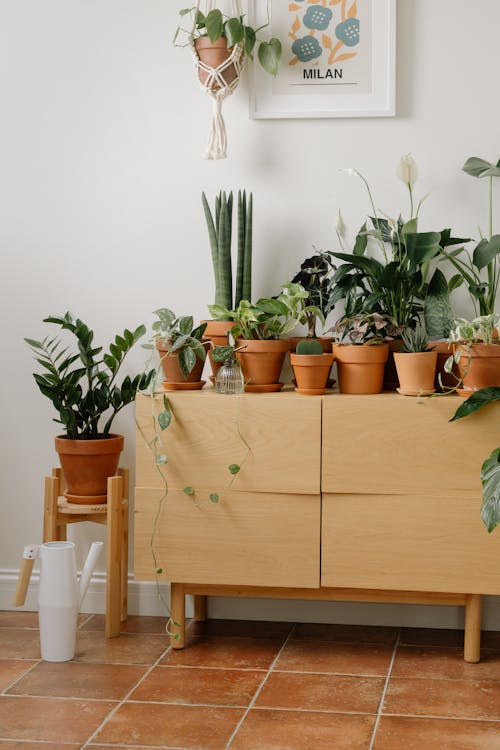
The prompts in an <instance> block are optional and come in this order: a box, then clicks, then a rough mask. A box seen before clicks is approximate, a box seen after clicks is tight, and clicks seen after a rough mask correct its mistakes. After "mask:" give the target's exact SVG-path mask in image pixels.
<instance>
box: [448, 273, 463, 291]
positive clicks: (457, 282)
mask: <svg viewBox="0 0 500 750" xmlns="http://www.w3.org/2000/svg"><path fill="white" fill-rule="evenodd" d="M463 283H464V277H463V276H462V274H460V273H456V274H455V275H454V276H452V277H451V279H450V280H449V282H448V290H449V291H450V292H453V291H454V290H455V289H458V287H459V286H462V284H463Z"/></svg>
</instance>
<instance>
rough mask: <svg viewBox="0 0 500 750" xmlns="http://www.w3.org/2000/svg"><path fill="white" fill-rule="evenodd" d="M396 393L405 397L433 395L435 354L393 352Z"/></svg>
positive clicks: (433, 352) (432, 352)
mask: <svg viewBox="0 0 500 750" xmlns="http://www.w3.org/2000/svg"><path fill="white" fill-rule="evenodd" d="M394 362H395V364H396V370H397V373H398V378H399V388H398V391H399V392H400V393H403V394H404V395H405V396H419V395H420V394H429V393H434V376H435V374H436V362H437V352H435V351H430V352H394Z"/></svg>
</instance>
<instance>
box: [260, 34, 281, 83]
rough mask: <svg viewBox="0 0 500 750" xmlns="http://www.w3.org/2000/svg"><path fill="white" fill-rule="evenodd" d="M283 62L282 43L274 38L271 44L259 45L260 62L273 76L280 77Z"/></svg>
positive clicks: (263, 43) (262, 43)
mask: <svg viewBox="0 0 500 750" xmlns="http://www.w3.org/2000/svg"><path fill="white" fill-rule="evenodd" d="M280 60H281V42H280V40H279V39H276V38H273V39H271V40H270V41H269V42H261V43H260V45H259V62H260V64H261V65H262V67H263V68H264V70H265V71H266V73H269V74H270V75H272V76H276V75H278V69H279V65H280Z"/></svg>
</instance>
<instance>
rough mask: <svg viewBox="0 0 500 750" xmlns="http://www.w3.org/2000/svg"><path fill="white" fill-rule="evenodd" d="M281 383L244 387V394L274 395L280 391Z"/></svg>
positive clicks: (247, 385)
mask: <svg viewBox="0 0 500 750" xmlns="http://www.w3.org/2000/svg"><path fill="white" fill-rule="evenodd" d="M282 388H283V383H267V384H266V385H253V384H246V385H245V393H276V392H277V391H281V389H282Z"/></svg>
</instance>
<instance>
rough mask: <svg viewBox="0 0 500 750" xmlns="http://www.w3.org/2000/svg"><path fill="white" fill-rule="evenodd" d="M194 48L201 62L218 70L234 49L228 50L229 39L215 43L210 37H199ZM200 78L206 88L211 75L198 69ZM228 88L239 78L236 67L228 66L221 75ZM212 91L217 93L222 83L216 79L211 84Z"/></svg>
mask: <svg viewBox="0 0 500 750" xmlns="http://www.w3.org/2000/svg"><path fill="white" fill-rule="evenodd" d="M194 46H195V48H196V52H197V54H198V57H199V58H200V60H201V62H202V63H204V64H205V65H208V67H209V68H213V69H215V68H218V67H220V66H221V65H222V64H223V63H225V62H226V60H228V59H229V57H230V56H231V52H232V48H231V49H228V47H227V39H226V37H224V36H221V37H219V39H216V40H215V42H211V41H210V37H208V36H199V37H197V39H195V42H194ZM198 71H199V72H198V77H199V79H200V81H201V83H202V84H203V85H204V86H206V84H207V80H208V77H209V75H210V73H209V72H208V71H207V70H203V68H198ZM220 75H221V76H222V78H223V79H224V81H225V83H226V85H227V86H229V85H230V84H231V83H232V82H233V81H234V80H235V79H236V76H237V71H236V68H235V66H234V65H232V64H231V65H228V66H227V68H225V69H224V71H223V72H222V73H220ZM209 88H210V90H211V91H217V90H218V89H220V88H221V85H220V83H219V82H218V81H217V79H216V78H214V79H213V80H212V82H211V83H210V84H209Z"/></svg>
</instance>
